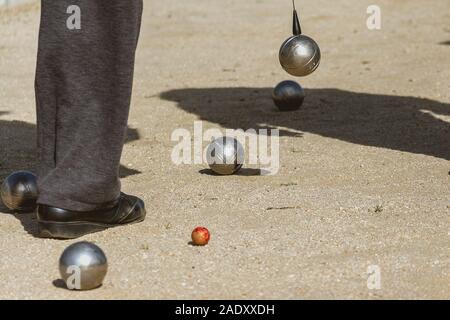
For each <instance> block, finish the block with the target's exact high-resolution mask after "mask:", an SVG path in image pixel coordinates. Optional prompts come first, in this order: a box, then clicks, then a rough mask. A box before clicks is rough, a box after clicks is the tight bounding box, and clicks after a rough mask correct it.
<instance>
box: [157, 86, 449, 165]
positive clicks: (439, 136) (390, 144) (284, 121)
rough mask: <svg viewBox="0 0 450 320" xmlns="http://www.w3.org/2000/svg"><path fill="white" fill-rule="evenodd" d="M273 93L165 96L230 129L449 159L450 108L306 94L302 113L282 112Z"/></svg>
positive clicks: (346, 94)
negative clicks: (312, 136) (316, 138)
mask: <svg viewBox="0 0 450 320" xmlns="http://www.w3.org/2000/svg"><path fill="white" fill-rule="evenodd" d="M271 93H272V89H271V88H199V89H195V88H193V89H179V90H170V91H166V92H163V93H161V95H160V97H161V98H162V99H165V100H169V101H175V102H177V104H178V107H179V108H181V109H183V110H185V111H187V112H189V113H191V114H195V115H197V116H198V117H199V118H200V119H201V120H206V121H209V122H213V123H216V124H218V125H220V126H222V127H225V128H231V129H243V130H247V129H250V128H253V129H265V128H280V135H284V136H294V137H301V136H302V133H304V132H309V133H313V134H318V135H321V136H323V137H329V138H333V139H339V140H343V141H347V142H351V143H355V144H360V145H365V146H373V147H380V148H386V149H392V150H399V151H403V152H410V153H416V154H424V155H429V156H433V157H437V158H442V159H446V160H450V121H449V117H450V105H449V104H446V103H441V102H438V101H433V100H429V99H422V98H416V97H401V96H389V95H378V94H368V93H357V92H350V91H343V90H338V89H309V90H306V100H305V103H304V105H303V106H302V109H301V110H300V111H296V112H287V113H284V112H283V113H282V112H278V111H277V110H276V108H275V106H274V104H273V102H272V99H271Z"/></svg>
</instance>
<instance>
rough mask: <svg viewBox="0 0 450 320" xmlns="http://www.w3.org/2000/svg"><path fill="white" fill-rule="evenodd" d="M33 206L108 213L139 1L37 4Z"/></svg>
mask: <svg viewBox="0 0 450 320" xmlns="http://www.w3.org/2000/svg"><path fill="white" fill-rule="evenodd" d="M41 3H42V8H41V10H42V14H41V26H40V34H39V49H38V60H37V70H36V100H37V122H38V150H39V154H38V157H39V161H38V162H39V164H38V187H39V198H38V204H40V205H47V206H54V207H58V208H62V209H67V210H74V211H92V210H97V209H104V208H105V207H108V206H109V207H111V206H114V205H115V204H116V203H117V201H118V199H119V196H120V182H119V177H118V170H119V164H120V157H121V153H122V148H123V143H124V139H125V135H126V129H127V119H128V113H129V106H130V97H131V90H132V82H133V68H134V56H135V50H136V45H137V40H138V36H139V30H140V23H141V14H142V0H126V1H124V0H108V1H105V0H58V1H55V0H42V1H41Z"/></svg>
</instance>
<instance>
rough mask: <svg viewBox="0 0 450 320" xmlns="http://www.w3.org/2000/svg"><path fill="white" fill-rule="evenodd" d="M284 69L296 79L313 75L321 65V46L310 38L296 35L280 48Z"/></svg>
mask: <svg viewBox="0 0 450 320" xmlns="http://www.w3.org/2000/svg"><path fill="white" fill-rule="evenodd" d="M279 57H280V63H281V66H282V67H283V69H284V70H285V71H286V72H287V73H289V74H290V75H293V76H295V77H304V76H307V75H309V74H311V73H313V72H314V71H315V70H316V69H317V67H318V66H319V64H320V57H321V56H320V48H319V45H318V44H317V43H316V42H315V41H314V40H313V39H311V38H310V37H308V36H305V35H296V36H292V37H290V38H288V39H287V40H286V41H285V42H284V43H283V44H282V45H281V48H280V55H279Z"/></svg>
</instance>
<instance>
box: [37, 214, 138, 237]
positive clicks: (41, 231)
mask: <svg viewBox="0 0 450 320" xmlns="http://www.w3.org/2000/svg"><path fill="white" fill-rule="evenodd" d="M144 220H145V216H144V217H143V218H142V219H139V220H136V221H133V222H130V223H127V224H114V225H111V224H102V223H93V222H50V221H38V237H40V238H51V239H62V240H65V239H66V240H67V239H76V238H79V237H82V236H84V235H87V234H90V233H96V232H100V231H104V230H106V229H110V228H115V227H120V226H125V225H131V224H135V223H139V222H142V221H144Z"/></svg>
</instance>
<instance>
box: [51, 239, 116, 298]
mask: <svg viewBox="0 0 450 320" xmlns="http://www.w3.org/2000/svg"><path fill="white" fill-rule="evenodd" d="M107 271H108V262H107V259H106V256H105V253H104V252H103V251H102V249H100V248H99V247H98V246H96V245H95V244H93V243H90V242H77V243H74V244H72V245H70V246H68V247H67V248H66V249H65V250H64V252H63V253H62V255H61V257H60V258H59V272H60V273H61V277H62V279H63V280H64V281H65V283H66V286H67V288H68V289H70V290H91V289H95V288H98V287H100V286H101V285H102V283H103V280H104V279H105V276H106V272H107Z"/></svg>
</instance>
